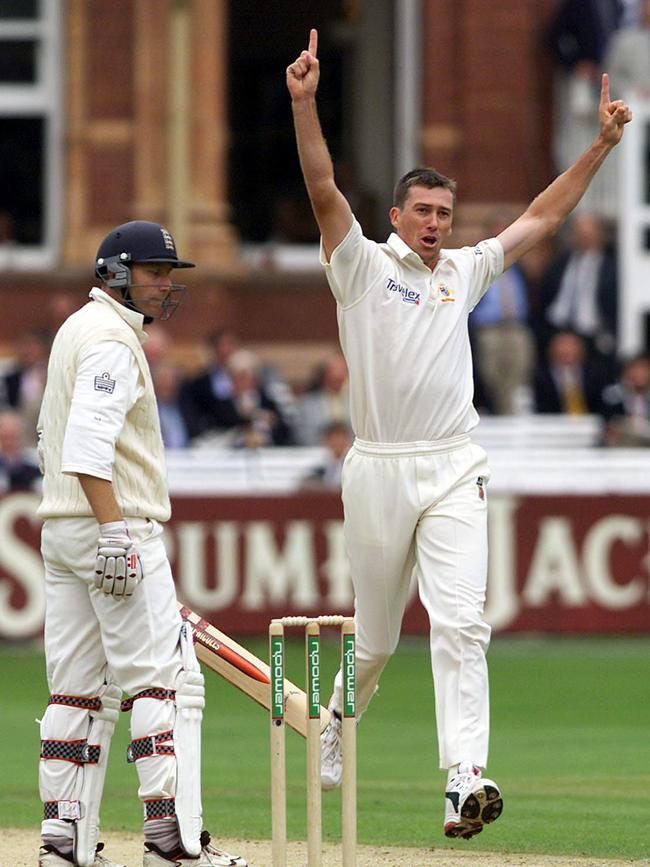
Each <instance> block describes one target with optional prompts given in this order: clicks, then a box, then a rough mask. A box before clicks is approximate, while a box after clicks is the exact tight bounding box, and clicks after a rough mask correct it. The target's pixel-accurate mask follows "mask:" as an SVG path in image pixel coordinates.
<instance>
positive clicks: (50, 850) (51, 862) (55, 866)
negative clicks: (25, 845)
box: [38, 843, 124, 867]
mask: <svg viewBox="0 0 650 867" xmlns="http://www.w3.org/2000/svg"><path fill="white" fill-rule="evenodd" d="M103 848H104V844H103V843H98V844H97V849H96V850H95V860H94V861H93V867H124V864H117V863H116V862H115V861H109V860H108V858H104V856H103V855H100V854H99V853H100V852H101V851H102V849H103ZM71 864H72V865H73V867H74V864H75V861H74V858H73V857H72V855H63V854H62V853H61V852H59V850H58V849H56V848H55V847H54V846H52V845H50V844H49V843H47V844H46V845H45V846H41V848H40V849H39V852H38V867H70V865H71Z"/></svg>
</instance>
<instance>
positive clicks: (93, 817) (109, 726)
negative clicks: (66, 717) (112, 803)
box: [74, 683, 122, 867]
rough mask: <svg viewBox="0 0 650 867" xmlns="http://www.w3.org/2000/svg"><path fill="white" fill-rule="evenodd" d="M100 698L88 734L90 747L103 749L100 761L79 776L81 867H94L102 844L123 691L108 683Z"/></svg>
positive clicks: (76, 847)
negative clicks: (103, 803)
mask: <svg viewBox="0 0 650 867" xmlns="http://www.w3.org/2000/svg"><path fill="white" fill-rule="evenodd" d="M99 697H100V698H101V701H102V706H101V708H100V709H99V710H98V711H90V728H89V731H88V743H89V744H97V745H98V746H99V747H100V748H101V752H100V755H99V761H98V762H97V764H95V765H89V764H88V765H83V766H82V771H81V773H80V775H79V776H80V778H81V791H80V793H79V802H80V807H81V818H80V819H77V821H76V823H75V839H74V859H75V863H76V864H78V865H79V867H93V864H94V863H95V849H96V848H97V842H98V840H99V807H100V804H101V800H102V792H103V791H104V779H105V777H106V765H107V763H108V753H109V750H110V746H111V738H112V737H113V732H114V731H115V723H116V722H117V718H118V716H119V712H120V698H121V697H122V690H121V689H120V688H119V687H118V686H116V685H115V684H113V683H109V684H107V685H106V686H105V687H104V688H103V690H102V691H101V692H100V693H99Z"/></svg>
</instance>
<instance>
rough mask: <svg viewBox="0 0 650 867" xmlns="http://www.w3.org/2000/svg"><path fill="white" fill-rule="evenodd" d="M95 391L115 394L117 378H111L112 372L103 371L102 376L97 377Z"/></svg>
mask: <svg viewBox="0 0 650 867" xmlns="http://www.w3.org/2000/svg"><path fill="white" fill-rule="evenodd" d="M95 391H105V392H106V393H107V394H113V392H114V391H115V380H114V379H111V375H110V373H102V375H101V376H96V377H95Z"/></svg>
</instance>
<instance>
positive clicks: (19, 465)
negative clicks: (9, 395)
mask: <svg viewBox="0 0 650 867" xmlns="http://www.w3.org/2000/svg"><path fill="white" fill-rule="evenodd" d="M40 487H41V473H40V470H39V468H38V464H37V463H36V461H35V460H34V459H33V458H32V456H31V454H30V452H29V450H28V449H26V448H25V443H24V424H23V420H22V418H21V417H20V415H19V414H18V413H17V412H15V411H14V410H4V411H3V412H0V494H6V493H7V492H8V491H25V490H40Z"/></svg>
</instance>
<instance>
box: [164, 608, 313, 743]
mask: <svg viewBox="0 0 650 867" xmlns="http://www.w3.org/2000/svg"><path fill="white" fill-rule="evenodd" d="M178 607H179V610H180V613H181V617H182V618H183V620H187V622H188V623H189V624H190V625H191V627H192V632H193V634H194V649H195V651H196V655H197V657H198V659H200V660H201V662H203V663H204V664H205V665H207V666H208V668H210V669H212V671H216V673H217V674H220V675H221V677H224V678H225V679H226V680H227V681H229V682H230V683H232V685H233V686H236V687H237V689H240V690H241V691H242V692H244V693H246V695H248V696H250V697H251V698H252V699H253V700H254V701H256V702H257V703H258V704H261V705H262V707H264V708H266V709H267V710H269V708H270V702H271V679H270V669H269V666H268V665H267V663H266V662H262V660H261V659H258V658H257V657H256V656H255V655H254V654H252V653H251V652H250V651H249V650H246V648H245V647H242V646H241V644H237V642H236V641H233V639H232V638H230V636H229V635H226V634H225V632H221V631H220V630H219V629H217V627H216V626H213V625H212V624H211V623H209V622H208V621H207V620H205V619H204V618H202V617H201V616H200V615H199V614H197V613H196V612H194V611H192V609H191V608H188V607H187V606H186V605H182V604H181V603H180V602H179V603H178ZM284 714H285V716H284V719H285V722H286V724H287V725H289V726H291V728H292V729H294V730H295V731H297V732H298V734H300V735H302V736H303V738H306V737H307V696H306V694H305V692H304V691H303V690H302V689H300V687H299V686H296V685H295V684H293V683H291V681H289V680H286V679H285V681H284ZM329 720H330V712H329V711H328V710H327V708H325V707H321V709H320V730H321V732H322V731H323V730H324V729H325V727H326V726H327V723H328V722H329Z"/></svg>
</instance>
